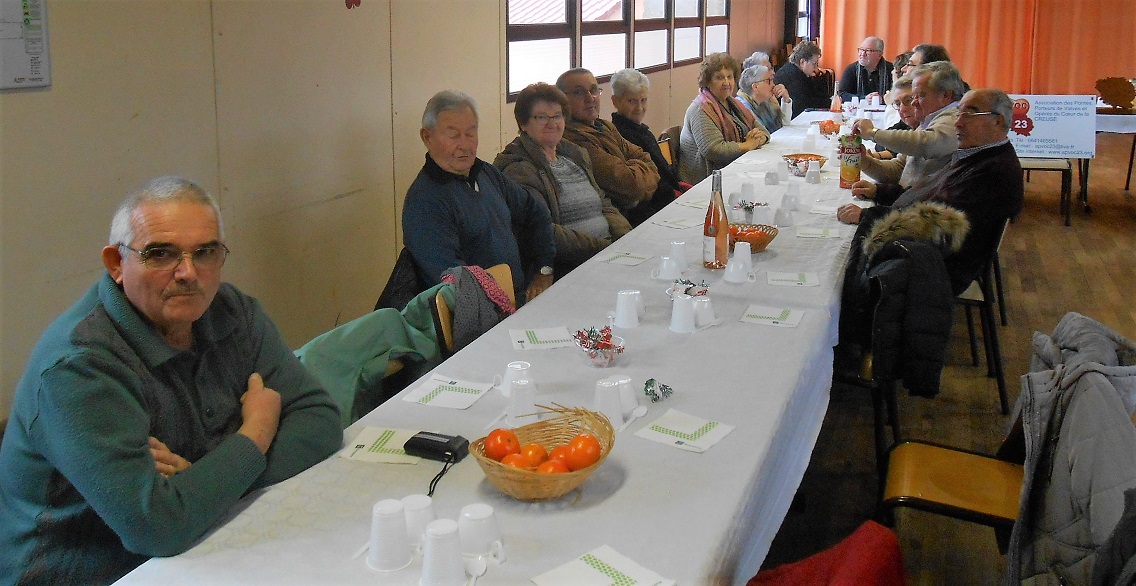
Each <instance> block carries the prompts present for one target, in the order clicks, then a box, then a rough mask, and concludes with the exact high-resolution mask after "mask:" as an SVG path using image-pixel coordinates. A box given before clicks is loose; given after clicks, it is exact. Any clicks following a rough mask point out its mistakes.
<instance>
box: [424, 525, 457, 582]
mask: <svg viewBox="0 0 1136 586" xmlns="http://www.w3.org/2000/svg"><path fill="white" fill-rule="evenodd" d="M465 583H466V577H465V562H464V561H463V560H462V547H461V540H460V538H459V537H458V523H457V521H454V520H453V519H437V520H434V521H431V522H430V524H429V525H427V526H426V537H425V541H424V543H423V545H422V581H421V582H419V584H421V586H465Z"/></svg>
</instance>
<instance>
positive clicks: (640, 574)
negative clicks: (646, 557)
mask: <svg viewBox="0 0 1136 586" xmlns="http://www.w3.org/2000/svg"><path fill="white" fill-rule="evenodd" d="M532 581H533V583H534V584H536V585H537V586H592V585H595V586H611V585H612V584H634V585H635V586H673V585H674V583H675V582H674V580H668V579H666V578H663V577H662V576H660V575H658V574H657V573H655V572H653V571H651V570H648V569H647V568H644V567H643V566H641V565H639V564H637V563H635V562H634V561H633V560H631V559H630V558H628V557H627V556H625V555H623V554H621V553H619V552H618V551H615V550H614V549H612V547H611V546H610V545H601V546H600V547H597V548H596V549H593V550H592V551H589V552H588V553H586V554H584V555H582V556H580V557H578V558H576V559H574V560H572V561H570V562H568V563H566V564H564V565H562V566H560V567H558V568H554V569H552V570H549V571H547V572H545V573H543V574H541V575H539V576H535V577H534V578H533V579H532Z"/></svg>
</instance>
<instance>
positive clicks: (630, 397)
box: [609, 374, 639, 421]
mask: <svg viewBox="0 0 1136 586" xmlns="http://www.w3.org/2000/svg"><path fill="white" fill-rule="evenodd" d="M609 380H612V381H615V383H616V384H617V385H619V408H620V410H621V411H622V412H623V420H624V421H627V418H628V417H631V413H632V412H633V411H635V408H636V407H638V406H639V395H638V393H636V392H635V387H633V386H631V377H628V376H623V375H618V374H617V375H615V376H612V377H610V378H609Z"/></svg>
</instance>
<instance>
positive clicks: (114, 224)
mask: <svg viewBox="0 0 1136 586" xmlns="http://www.w3.org/2000/svg"><path fill="white" fill-rule="evenodd" d="M173 202H190V203H196V204H200V205H203V206H209V207H210V208H212V210H213V217H215V218H217V235H218V237H219V238H221V239H222V240H223V239H224V238H225V223H224V222H223V221H222V220H221V208H220V207H218V206H217V200H215V199H213V196H211V195H209V192H207V191H205V189H204V188H202V187H201V186H200V185H198V184H196V183H194V182H192V181H190V180H189V179H185V178H182V177H176V176H173V175H166V176H164V177H155V178H153V179H151V180H149V181H147V182H145V183H143V184H142V185H141V186H139V187H138V188H137V189H135V190H134V191H131V192H130V193H129V194H128V195H127V196H126V199H124V200H122V203H121V204H119V205H118V209H117V210H115V212H114V218H113V219H112V220H111V222H110V239H109V240H110V245H111V246H116V245H123V244H125V245H127V246H129V245H130V243H131V242H133V241H134V222H133V221H132V220H133V217H134V212H135V211H136V210H137V209H138V208H139V207H141V206H143V205H145V204H151V203H157V204H162V203H173Z"/></svg>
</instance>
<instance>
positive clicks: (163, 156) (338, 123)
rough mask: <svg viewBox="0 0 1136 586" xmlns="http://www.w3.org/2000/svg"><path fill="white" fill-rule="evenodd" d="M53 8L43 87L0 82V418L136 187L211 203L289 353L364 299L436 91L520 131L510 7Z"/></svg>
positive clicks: (281, 3) (771, 31) (489, 154)
mask: <svg viewBox="0 0 1136 586" xmlns="http://www.w3.org/2000/svg"><path fill="white" fill-rule="evenodd" d="M732 4H733V8H732V9H733V11H734V16H733V23H732V26H733V34H732V38H731V52H732V53H734V54H735V55H748V53H749V52H750V51H753V50H754V49H757V48H762V49H767V48H769V47H771V46H774V45H775V44H777V43H779V42H780V33H779V30H780V27H781V8H780V6H781V5H782V4H783V3H782V2H781V1H780V0H735V1H734V2H733V3H732ZM47 6H48V19H49V27H50V51H51V59H52V69H53V71H52V73H53V85H52V86H51V87H50V88H47V89H43V90H19V91H4V92H0V414H6V413H7V412H8V410H9V408H10V406H11V400H12V395H13V392H14V390H15V385H16V381H17V380H18V378H19V376H20V374H21V373H22V371H23V368H24V364H25V362H26V360H27V356H28V354H29V352H30V351H31V348H32V346H33V345H34V344H35V342H36V340H37V339H38V338H39V335H40V333H41V332H42V331H43V329H44V328H45V327H46V326H47V324H49V323H50V322H51V320H52V319H54V318H55V317H56V316H57V315H58V314H59V313H60V312H62V311H63V310H64V309H65V308H66V307H67V306H69V305H70V304H71V303H73V302H74V301H75V300H76V299H78V297H79V296H80V295H81V294H82V292H83V291H84V290H86V288H87V287H89V286H90V285H91V283H93V282H94V281H95V280H96V279H97V278H98V277H99V276H100V275H101V274H102V272H103V269H102V266H101V264H100V262H99V249H100V248H101V247H102V246H103V245H104V244H105V243H106V237H107V229H108V224H109V222H110V215H111V213H112V212H113V209H114V207H115V206H116V205H117V204H118V202H119V201H120V200H121V198H122V197H123V196H124V195H125V194H126V192H127V191H129V190H130V189H131V188H133V187H135V186H136V185H138V184H139V183H140V182H142V181H143V180H145V179H147V178H149V177H153V176H156V175H163V174H178V175H184V176H186V177H189V178H191V179H194V180H195V181H197V182H199V183H201V184H202V185H203V186H205V187H206V188H207V189H209V190H210V191H212V192H213V193H214V194H215V195H216V196H217V197H218V199H219V201H220V203H221V206H222V212H223V214H224V216H225V220H226V231H227V234H226V236H227V239H228V243H229V244H230V247H231V248H232V250H233V254H232V256H231V257H230V259H229V262H228V264H226V266H225V278H226V279H227V280H229V281H232V282H234V283H235V284H237V285H238V286H239V287H241V288H242V289H243V290H245V291H246V292H248V293H250V294H252V295H255V296H256V297H258V298H259V299H261V301H262V302H263V303H264V305H265V307H266V308H267V310H268V312H269V314H270V315H272V316H273V318H274V319H275V320H276V321H277V323H278V325H279V326H280V329H281V331H282V332H283V334H284V336H285V338H286V339H287V340H288V342H289V343H290V344H292V345H293V346H299V345H300V344H302V343H303V342H305V341H306V340H308V339H310V338H311V337H312V336H315V335H316V334H319V333H321V332H323V331H326V330H327V329H330V328H331V327H332V326H333V325H335V324H336V323H342V322H344V321H347V320H350V319H353V318H355V317H358V316H359V315H362V314H363V313H365V312H366V311H369V310H370V309H371V307H372V306H373V305H374V301H375V299H376V298H377V296H378V293H379V291H380V290H381V288H382V285H383V284H384V283H385V281H386V277H387V275H388V274H389V273H390V269H391V267H392V266H393V264H394V259H395V256H396V254H397V252H398V250H399V247H400V242H401V238H399V236H398V230H399V225H400V224H401V222H400V219H399V218H400V215H399V214H400V211H401V203H402V199H403V196H404V194H405V192H406V189H407V187H408V186H409V185H410V182H411V181H413V179H414V176H415V175H416V174H417V172H418V169H419V168H420V167H421V165H422V156H423V153H424V149H423V147H422V144H421V141H420V140H419V138H418V127H419V119H420V117H421V113H422V108H423V106H424V105H425V102H426V100H427V99H428V98H429V97H430V96H431V95H432V94H434V93H435V92H436V91H438V90H440V89H445V88H454V89H461V90H463V91H466V92H468V93H470V94H471V95H473V96H474V98H476V99H477V100H478V101H479V103H480V105H481V127H482V134H481V136H482V142H481V147H480V149H479V154H480V155H481V157H482V158H485V159H489V160H492V159H493V157H494V156H495V154H496V153H497V152H498V151H499V150H500V149H501V148H502V147H503V146H504V144H505V143H507V142H508V141H509V140H511V139H512V138H513V137H514V136H515V123H514V122H513V115H512V111H513V108H512V104H506V103H505V100H504V97H503V96H504V94H505V77H504V68H505V54H504V39H505V29H504V24H505V0H363V1H362V3H361V5H360V6H359V7H358V8H354V9H351V10H348V9H347V8H346V6H345V4H344V3H343V2H342V1H340V0H212V1H211V0H167V1H162V2H159V1H156V0H48V2H47ZM697 70H698V68H697V66H687V67H683V68H680V69H677V70H673V71H667V72H661V73H655V74H651V76H650V77H651V83H652V88H651V90H652V93H651V105H650V110H649V113H648V116H647V120H646V121H647V123H648V124H650V125H651V127H652V128H653V129H655V130H656V131H657V132H661V131H662V130H664V129H665V128H667V127H668V126H671V125H674V124H678V123H680V122H681V120H682V115H683V112H684V111H685V110H686V106H687V105H688V104H689V103H690V100H691V98H692V97H693V96H694V93H695V86H696V82H695V80H696V78H697ZM607 95H610V93H609V94H607ZM604 104H605V105H604V110H603V115H604V116H608V115H609V114H610V112H611V104H610V101H609V100H607V99H605V100H604ZM2 416H3V415H0V417H2Z"/></svg>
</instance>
